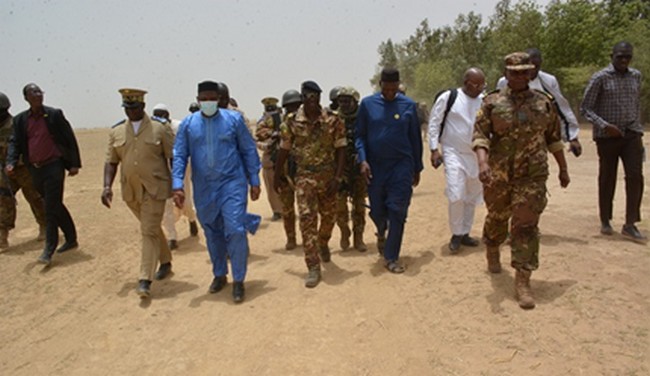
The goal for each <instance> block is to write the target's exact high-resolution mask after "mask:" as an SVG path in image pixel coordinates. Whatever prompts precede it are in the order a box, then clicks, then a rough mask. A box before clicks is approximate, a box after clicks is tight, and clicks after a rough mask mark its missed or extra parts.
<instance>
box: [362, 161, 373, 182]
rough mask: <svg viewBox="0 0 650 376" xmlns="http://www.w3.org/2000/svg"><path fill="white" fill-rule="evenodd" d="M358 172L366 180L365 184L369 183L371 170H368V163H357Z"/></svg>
mask: <svg viewBox="0 0 650 376" xmlns="http://www.w3.org/2000/svg"><path fill="white" fill-rule="evenodd" d="M359 173H360V174H361V176H363V178H364V179H365V180H366V184H370V180H372V171H371V170H370V165H369V164H368V162H366V161H363V162H361V164H360V165H359Z"/></svg>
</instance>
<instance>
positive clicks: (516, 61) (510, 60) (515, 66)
mask: <svg viewBox="0 0 650 376" xmlns="http://www.w3.org/2000/svg"><path fill="white" fill-rule="evenodd" d="M504 63H505V66H506V69H508V70H517V71H520V70H528V69H534V68H535V66H534V65H533V64H531V63H530V56H529V55H528V54H527V53H525V52H513V53H511V54H508V55H507V56H506V57H505V59H504Z"/></svg>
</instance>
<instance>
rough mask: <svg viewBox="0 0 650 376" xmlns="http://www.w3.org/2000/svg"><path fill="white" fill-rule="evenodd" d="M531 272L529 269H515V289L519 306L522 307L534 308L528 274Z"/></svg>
mask: <svg viewBox="0 0 650 376" xmlns="http://www.w3.org/2000/svg"><path fill="white" fill-rule="evenodd" d="M531 274H533V272H531V271H530V270H524V269H517V271H516V272H515V291H516V293H517V294H516V295H517V301H518V302H519V307H521V308H523V309H532V308H535V300H534V299H533V293H532V291H530V276H531Z"/></svg>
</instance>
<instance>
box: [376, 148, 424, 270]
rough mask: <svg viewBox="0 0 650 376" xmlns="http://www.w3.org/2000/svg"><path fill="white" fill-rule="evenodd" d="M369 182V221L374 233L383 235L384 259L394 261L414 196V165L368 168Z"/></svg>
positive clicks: (406, 161)
mask: <svg viewBox="0 0 650 376" xmlns="http://www.w3.org/2000/svg"><path fill="white" fill-rule="evenodd" d="M370 168H371V170H372V180H371V181H370V184H369V185H368V198H369V199H370V218H371V219H372V221H373V222H374V223H375V226H376V227H377V233H378V234H379V235H381V236H383V235H385V234H386V231H387V230H388V236H387V237H386V245H385V248H384V258H385V259H386V260H387V261H397V260H398V259H399V254H400V251H401V248H402V238H403V236H404V223H406V215H407V213H408V208H409V204H410V203H411V196H412V195H413V164H412V163H411V161H410V160H408V159H406V160H403V161H397V162H391V163H374V164H372V163H371V164H370Z"/></svg>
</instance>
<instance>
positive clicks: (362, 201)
mask: <svg viewBox="0 0 650 376" xmlns="http://www.w3.org/2000/svg"><path fill="white" fill-rule="evenodd" d="M348 187H349V191H350V192H348V191H343V192H339V198H338V203H337V207H336V224H337V226H338V227H339V229H340V230H341V233H343V232H347V231H350V229H349V227H348V222H349V221H350V214H351V216H352V231H353V232H354V233H363V229H364V228H365V227H366V197H368V188H367V187H366V182H365V180H364V178H363V176H361V175H359V174H357V175H355V176H354V177H352V179H351V181H350V183H349V184H348ZM348 198H350V200H351V201H352V211H351V212H350V211H349V210H348ZM344 229H347V231H345V230H344Z"/></svg>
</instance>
